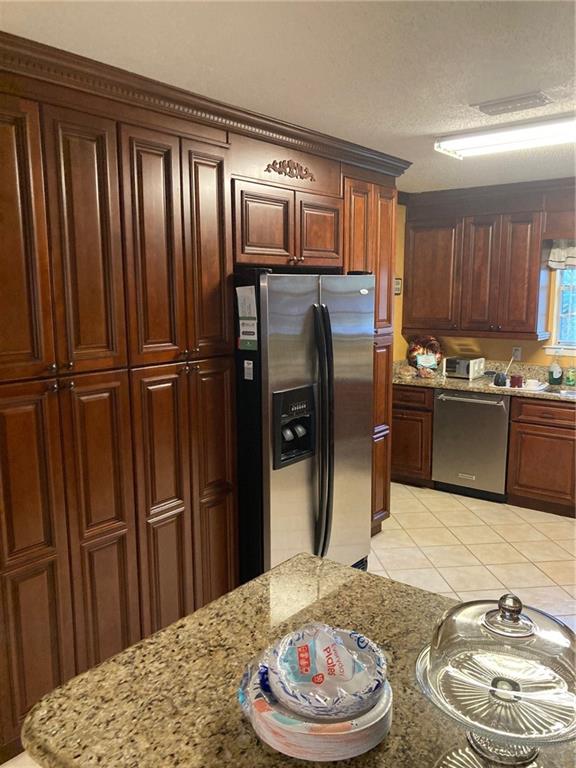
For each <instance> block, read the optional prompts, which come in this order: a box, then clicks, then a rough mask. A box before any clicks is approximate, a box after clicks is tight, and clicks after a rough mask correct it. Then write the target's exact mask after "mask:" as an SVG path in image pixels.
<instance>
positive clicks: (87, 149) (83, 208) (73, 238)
mask: <svg viewBox="0 0 576 768" xmlns="http://www.w3.org/2000/svg"><path fill="white" fill-rule="evenodd" d="M44 123H45V131H46V149H47V151H46V170H47V185H48V190H49V196H50V214H51V216H50V234H51V250H52V259H53V264H54V299H55V303H54V307H55V312H56V317H57V323H58V334H57V338H58V350H57V355H58V364H59V365H60V366H61V367H63V368H73V369H74V371H83V370H97V369H102V368H115V367H119V366H121V365H124V364H125V363H126V329H125V321H124V284H123V272H124V270H123V266H122V242H121V233H120V209H119V191H118V160H117V146H116V124H115V123H114V122H113V121H111V120H104V119H102V118H99V117H95V116H92V115H86V114H83V113H80V112H74V111H72V110H68V109H60V108H56V107H45V109H44ZM70 363H72V364H73V365H70Z"/></svg>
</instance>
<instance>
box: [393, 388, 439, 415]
mask: <svg viewBox="0 0 576 768" xmlns="http://www.w3.org/2000/svg"><path fill="white" fill-rule="evenodd" d="M392 405H393V406H396V405H400V406H402V407H403V408H419V409H421V410H426V411H431V410H432V408H433V407H434V389H433V388H432V387H408V386H403V385H402V384H394V387H393V388H392Z"/></svg>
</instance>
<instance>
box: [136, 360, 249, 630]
mask: <svg viewBox="0 0 576 768" xmlns="http://www.w3.org/2000/svg"><path fill="white" fill-rule="evenodd" d="M233 371H234V360H233V358H213V359H210V360H201V361H198V362H195V363H178V364H176V365H161V366H154V367H148V368H141V369H136V370H133V371H132V372H131V379H132V401H133V429H134V445H135V458H136V462H135V463H136V488H137V508H138V531H139V539H140V588H141V603H142V629H143V633H144V634H145V635H147V634H150V633H151V632H155V631H157V630H158V629H161V628H162V627H165V626H166V625H167V624H171V623H172V622H173V621H176V620H177V619H179V618H181V617H182V616H184V615H186V614H187V613H190V612H191V611H193V610H194V609H195V608H199V607H200V606H202V605H204V604H205V603H207V602H209V601H210V600H214V599H215V598H217V597H219V596H220V595H222V594H224V593H225V592H227V591H229V590H230V589H232V588H233V587H234V586H236V584H237V579H236V546H235V542H236V516H235V503H234V494H233V489H234V450H233V444H232V436H233V431H232V425H233Z"/></svg>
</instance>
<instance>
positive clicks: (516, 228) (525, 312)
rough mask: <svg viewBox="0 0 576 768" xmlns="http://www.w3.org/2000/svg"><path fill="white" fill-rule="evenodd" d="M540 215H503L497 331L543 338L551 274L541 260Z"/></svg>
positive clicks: (534, 213) (531, 213)
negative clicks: (534, 333) (536, 335)
mask: <svg viewBox="0 0 576 768" xmlns="http://www.w3.org/2000/svg"><path fill="white" fill-rule="evenodd" d="M541 248H542V214H541V213H539V212H528V213H514V214H508V215H506V216H502V239H501V246H500V279H499V283H500V297H499V308H498V324H497V330H498V331H502V332H503V333H514V334H516V333H533V332H536V333H537V334H538V335H540V336H542V337H546V336H547V335H548V334H546V333H545V330H544V329H545V328H546V323H547V321H548V287H549V280H550V271H549V270H548V267H547V265H546V264H545V263H544V262H543V260H542V257H541Z"/></svg>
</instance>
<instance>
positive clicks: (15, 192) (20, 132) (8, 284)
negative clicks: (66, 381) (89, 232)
mask: <svg viewBox="0 0 576 768" xmlns="http://www.w3.org/2000/svg"><path fill="white" fill-rule="evenodd" d="M0 169H1V170H0V201H1V205H2V211H1V214H0V243H1V246H0V307H2V322H0V379H5V380H6V379H19V378H29V377H33V376H45V375H49V374H52V375H53V374H54V371H55V360H54V339H53V329H52V316H51V307H50V273H49V263H48V243H47V234H46V212H45V205H44V187H43V177H42V157H41V149H40V124H39V118H38V105H37V104H35V103H34V102H30V101H25V100H24V99H17V98H14V97H11V96H4V95H0Z"/></svg>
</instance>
